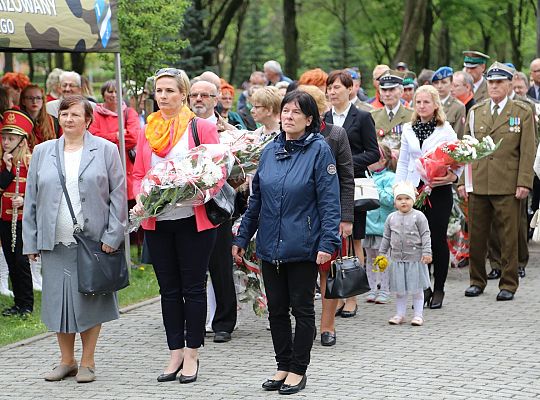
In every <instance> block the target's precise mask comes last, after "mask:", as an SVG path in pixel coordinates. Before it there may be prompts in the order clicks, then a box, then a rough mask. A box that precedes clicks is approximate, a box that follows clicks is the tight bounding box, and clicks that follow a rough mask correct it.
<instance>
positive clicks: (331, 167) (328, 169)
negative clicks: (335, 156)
mask: <svg viewBox="0 0 540 400" xmlns="http://www.w3.org/2000/svg"><path fill="white" fill-rule="evenodd" d="M326 172H328V174H330V175H335V174H336V172H337V169H336V166H335V165H334V164H328V167H326Z"/></svg>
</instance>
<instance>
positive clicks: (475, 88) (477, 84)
mask: <svg viewBox="0 0 540 400" xmlns="http://www.w3.org/2000/svg"><path fill="white" fill-rule="evenodd" d="M482 82H484V77H482V78H480V80H479V81H478V82H475V83H473V89H474V93H476V91H477V90H478V88H479V87H480V85H481V84H482Z"/></svg>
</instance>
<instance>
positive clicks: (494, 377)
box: [0, 248, 540, 400]
mask: <svg viewBox="0 0 540 400" xmlns="http://www.w3.org/2000/svg"><path fill="white" fill-rule="evenodd" d="M467 286H468V272H467V270H462V271H459V270H451V271H450V274H449V282H448V287H447V292H446V299H445V303H444V307H443V308H442V309H441V310H427V311H426V313H425V318H426V325H425V326H423V327H419V328H417V327H411V326H410V325H403V326H397V327H392V326H389V325H388V324H387V320H388V318H389V317H391V316H392V315H393V312H394V305H393V304H389V305H370V304H365V303H361V304H360V308H359V313H358V316H357V317H356V318H352V319H348V320H345V319H338V321H337V335H338V344H337V345H336V346H335V347H330V348H323V347H321V346H320V345H319V344H318V342H316V343H315V346H314V349H313V351H312V362H311V366H310V368H309V370H308V376H309V378H308V385H307V388H306V389H305V390H304V391H302V392H301V393H299V394H298V395H296V396H295V398H309V399H325V400H330V399H405V398H411V399H467V400H470V399H535V398H540V363H539V359H540V324H539V320H540V318H539V315H540V296H539V293H540V248H535V249H534V250H533V251H532V254H531V263H530V264H529V268H528V269H527V277H526V278H525V279H524V280H523V282H522V286H521V287H520V290H519V291H518V294H517V295H516V298H515V300H514V301H512V302H507V303H501V302H496V301H495V296H496V294H497V293H498V290H497V287H496V285H495V284H493V283H492V282H490V284H489V286H488V287H487V289H486V292H485V294H484V295H482V296H481V297H479V298H472V299H471V298H465V297H464V296H463V290H464V289H465V288H466V287H467ZM318 306H319V305H318ZM248 308H249V307H246V306H245V307H244V310H243V311H242V312H241V315H240V326H239V329H238V330H237V331H236V332H235V334H234V336H233V337H234V339H233V340H232V341H231V342H229V343H226V344H215V343H213V342H212V341H211V340H208V343H207V345H206V347H205V348H204V349H203V350H202V352H201V370H200V375H199V380H198V381H197V382H196V383H195V384H190V385H180V384H178V383H177V382H169V383H161V384H158V383H157V382H156V377H157V375H158V374H159V373H160V371H161V370H162V368H163V366H164V365H165V364H166V361H167V348H166V342H165V334H164V330H163V327H162V323H161V314H160V307H159V303H153V304H149V305H146V306H144V307H140V308H137V309H135V310H132V311H130V312H128V313H126V314H123V315H122V317H121V319H120V320H118V321H115V322H112V323H108V324H105V326H104V329H103V334H102V337H101V341H100V343H99V345H98V354H97V360H96V361H97V374H98V380H97V381H96V382H94V383H91V384H85V385H81V384H77V383H76V382H75V380H74V379H73V378H69V379H67V380H65V381H62V382H55V383H51V382H45V381H44V380H43V379H42V378H41V376H42V375H43V374H44V373H45V372H46V371H48V370H49V369H50V368H51V367H52V366H53V365H54V364H55V363H56V361H57V357H58V349H57V345H56V340H55V338H54V337H53V336H49V337H46V338H42V339H40V340H37V341H34V342H33V343H30V344H27V345H24V346H16V347H6V348H2V349H0V371H1V373H0V399H16V400H23V399H55V400H61V399H133V400H135V399H231V400H232V399H269V398H273V399H275V398H277V397H279V395H278V394H277V393H268V392H264V391H262V390H261V389H260V384H261V383H262V382H263V380H264V379H265V378H266V377H267V376H270V375H271V374H272V373H273V370H274V368H275V364H274V360H273V356H272V354H273V353H272V346H271V339H270V333H269V332H268V331H266V329H265V327H266V320H265V319H258V318H257V317H255V316H254V315H253V314H252V313H251V312H250V311H249V310H248ZM78 348H79V347H78Z"/></svg>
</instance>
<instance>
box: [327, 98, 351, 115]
mask: <svg viewBox="0 0 540 400" xmlns="http://www.w3.org/2000/svg"><path fill="white" fill-rule="evenodd" d="M351 106H352V102H351V101H349V105H348V106H347V108H346V109H345V111H343V112H342V113H340V114H338V113H337V112H336V108H335V107H334V106H332V116H334V117H335V116H338V117H339V116H341V117H345V118H347V115H349V110H350V109H351Z"/></svg>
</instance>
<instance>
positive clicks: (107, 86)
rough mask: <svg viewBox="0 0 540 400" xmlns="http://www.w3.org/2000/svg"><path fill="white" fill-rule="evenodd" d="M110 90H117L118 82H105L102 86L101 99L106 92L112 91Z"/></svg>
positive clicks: (112, 80)
mask: <svg viewBox="0 0 540 400" xmlns="http://www.w3.org/2000/svg"><path fill="white" fill-rule="evenodd" d="M110 89H114V90H116V81H115V80H114V79H111V80H109V81H107V82H105V83H104V84H103V85H102V86H101V97H103V96H105V92H106V91H108V90H110Z"/></svg>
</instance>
